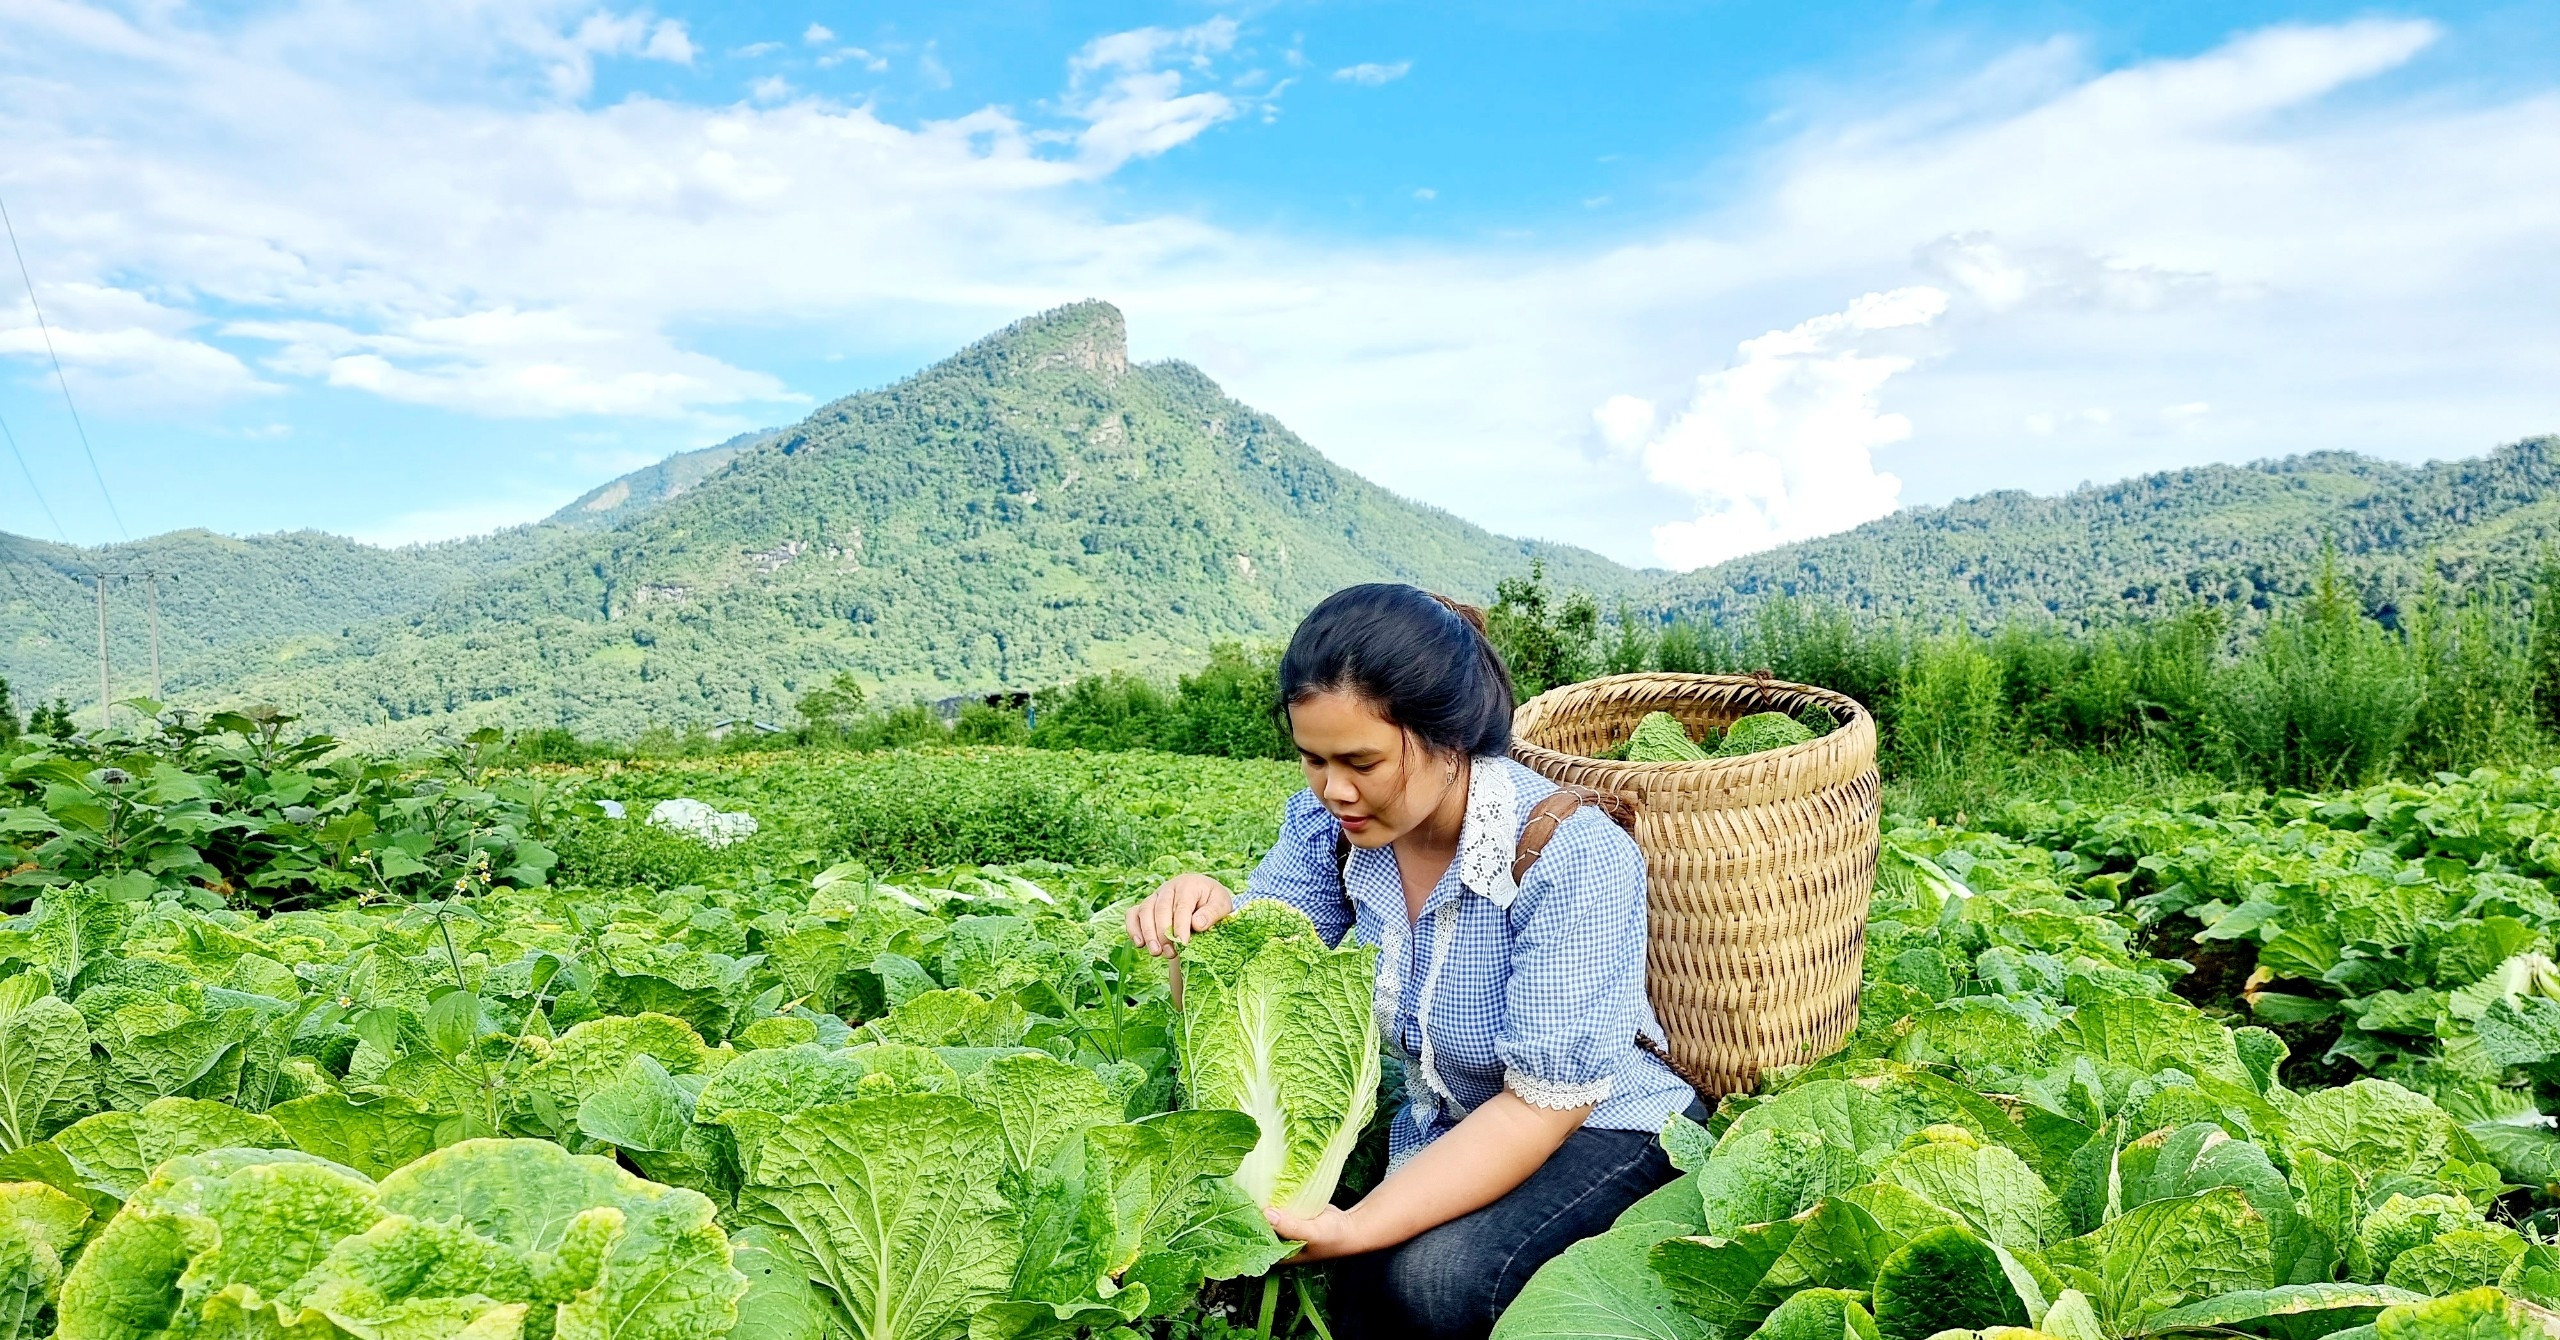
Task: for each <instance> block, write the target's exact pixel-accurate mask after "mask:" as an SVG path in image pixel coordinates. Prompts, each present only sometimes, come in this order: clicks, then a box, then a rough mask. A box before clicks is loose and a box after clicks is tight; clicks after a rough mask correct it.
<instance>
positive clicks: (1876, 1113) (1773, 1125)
mask: <svg viewBox="0 0 2560 1340" xmlns="http://www.w3.org/2000/svg"><path fill="white" fill-rule="evenodd" d="M1929 1124H1930V1120H1929V1118H1928V1117H1927V1116H1926V1115H1925V1114H1922V1113H1915V1112H1905V1111H1897V1110H1896V1109H1895V1108H1894V1107H1893V1106H1892V1105H1889V1104H1887V1103H1886V1102H1885V1101H1884V1100H1883V1099H1881V1098H1879V1097H1877V1096H1876V1094H1875V1093H1874V1092H1873V1091H1872V1090H1871V1089H1869V1088H1868V1087H1867V1086H1865V1085H1863V1084H1859V1083H1857V1082H1854V1081H1851V1080H1837V1079H1831V1080H1816V1081H1814V1082H1813V1083H1811V1084H1805V1085H1799V1086H1797V1087H1796V1088H1792V1089H1789V1090H1787V1091H1786V1092H1784V1093H1781V1094H1779V1095H1778V1096H1776V1097H1774V1098H1771V1099H1768V1100H1766V1101H1764V1102H1761V1103H1759V1104H1758V1105H1756V1106H1754V1107H1752V1108H1751V1110H1749V1111H1747V1112H1745V1113H1743V1114H1742V1116H1741V1117H1740V1118H1738V1119H1736V1120H1735V1121H1734V1123H1733V1125H1731V1126H1730V1127H1727V1128H1726V1130H1725V1132H1724V1134H1723V1135H1722V1136H1721V1137H1720V1138H1719V1140H1718V1142H1717V1146H1716V1152H1717V1153H1718V1154H1722V1153H1724V1152H1725V1146H1726V1145H1728V1144H1730V1143H1731V1142H1732V1141H1734V1140H1736V1139H1739V1138H1741V1137H1743V1136H1747V1135H1750V1134H1751V1133H1752V1132H1754V1131H1762V1130H1767V1131H1783V1132H1791V1133H1797V1134H1804V1133H1810V1134H1814V1135H1818V1136H1820V1137H1821V1138H1822V1139H1823V1140H1824V1141H1826V1142H1828V1143H1830V1144H1832V1145H1835V1146H1837V1147H1839V1148H1841V1149H1844V1150H1847V1151H1848V1152H1849V1153H1850V1154H1851V1155H1853V1156H1854V1157H1856V1158H1858V1159H1859V1160H1861V1161H1862V1162H1865V1163H1867V1164H1868V1165H1870V1166H1872V1165H1874V1164H1877V1163H1881V1162H1883V1161H1884V1160H1885V1159H1886V1158H1888V1157H1890V1156H1891V1155H1892V1153H1893V1151H1894V1150H1896V1149H1898V1148H1900V1147H1901V1145H1902V1142H1903V1140H1904V1139H1905V1138H1906V1137H1908V1136H1909V1135H1910V1134H1911V1133H1912V1132H1914V1131H1917V1130H1919V1129H1920V1128H1921V1127H1923V1126H1927V1125H1929ZM1862 1180H1863V1179H1862Z"/></svg>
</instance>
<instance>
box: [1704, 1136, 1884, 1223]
mask: <svg viewBox="0 0 2560 1340" xmlns="http://www.w3.org/2000/svg"><path fill="white" fill-rule="evenodd" d="M1762 1110H1764V1109H1754V1110H1753V1112H1752V1113H1751V1114H1750V1115H1752V1116H1757V1115H1759V1112H1760V1111H1762ZM1748 1119H1749V1118H1748V1117H1746V1118H1745V1120H1746V1121H1747V1120H1748ZM1867 1180H1868V1177H1867V1169H1866V1165H1864V1164H1862V1163H1860V1162H1859V1161H1858V1155H1857V1152H1856V1151H1855V1150H1854V1149H1853V1148H1850V1147H1846V1146H1843V1145H1840V1144H1835V1143H1833V1142H1831V1141H1830V1140H1827V1139H1825V1138H1823V1134H1822V1132H1821V1131H1819V1130H1809V1129H1789V1128H1781V1127H1773V1126H1766V1125H1763V1126H1758V1127H1754V1128H1752V1129H1749V1130H1745V1129H1743V1127H1742V1125H1741V1123H1739V1122H1737V1123H1736V1124H1735V1128H1734V1129H1733V1130H1732V1131H1728V1132H1726V1133H1725V1137H1724V1139H1723V1140H1721V1141H1719V1142H1717V1144H1716V1151H1715V1154H1714V1156H1713V1157H1711V1158H1709V1159H1708V1160H1707V1166H1706V1167H1704V1168H1701V1169H1699V1171H1698V1193H1699V1197H1700V1199H1701V1200H1702V1201H1703V1202H1704V1204H1705V1206H1706V1214H1707V1227H1708V1229H1709V1231H1711V1232H1715V1233H1722V1234H1728V1235H1729V1234H1731V1233H1734V1232H1736V1231H1738V1230H1740V1229H1741V1228H1742V1227H1743V1226H1744V1225H1746V1224H1765V1223H1772V1222H1775V1221H1777V1220H1781V1219H1789V1218H1793V1217H1794V1216H1795V1215H1797V1214H1800V1213H1802V1212H1803V1211H1805V1210H1807V1209H1809V1208H1811V1207H1812V1206H1813V1205H1814V1204H1815V1202H1817V1201H1820V1200H1821V1199H1822V1198H1823V1197H1825V1196H1828V1195H1830V1194H1832V1193H1833V1192H1836V1191H1846V1190H1848V1189H1849V1188H1850V1187H1853V1186H1857V1185H1859V1184H1861V1183H1863V1182H1865V1181H1867Z"/></svg>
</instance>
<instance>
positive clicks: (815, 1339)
mask: <svg viewBox="0 0 2560 1340" xmlns="http://www.w3.org/2000/svg"><path fill="white" fill-rule="evenodd" d="M729 1247H730V1253H729V1264H731V1265H732V1266H735V1267H736V1268H737V1271H738V1273H739V1274H741V1275H744V1276H746V1277H747V1291H746V1293H744V1294H742V1295H740V1296H739V1298H738V1324H737V1325H736V1326H735V1327H733V1328H732V1329H731V1330H730V1332H729V1335H728V1338H727V1340H826V1335H827V1327H828V1324H829V1322H828V1313H827V1305H826V1302H825V1300H823V1299H821V1298H819V1297H818V1291H817V1289H816V1288H815V1287H814V1286H812V1285H811V1284H810V1283H809V1277H808V1275H807V1274H806V1273H804V1272H803V1271H802V1270H801V1268H800V1263H799V1261H798V1260H797V1259H796V1258H794V1257H793V1256H792V1254H791V1253H790V1252H788V1251H786V1250H784V1249H783V1248H781V1247H780V1246H778V1245H776V1244H775V1243H774V1242H773V1241H772V1239H771V1237H770V1236H769V1235H768V1234H767V1233H766V1232H765V1231H764V1230H762V1229H755V1228H750V1229H747V1230H745V1231H743V1232H740V1233H739V1234H737V1235H736V1236H734V1237H732V1238H731V1239H730V1240H729Z"/></svg>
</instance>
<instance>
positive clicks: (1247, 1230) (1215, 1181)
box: [1086, 1111, 1295, 1310]
mask: <svg viewBox="0 0 2560 1340" xmlns="http://www.w3.org/2000/svg"><path fill="white" fill-rule="evenodd" d="M1260 1138H1261V1133H1260V1132H1259V1131H1258V1130H1257V1129H1256V1128H1255V1127H1254V1125H1253V1122H1252V1119H1251V1118H1249V1117H1246V1116H1245V1115H1244V1114H1243V1113H1241V1112H1202V1111H1193V1112H1166V1113H1161V1114H1159V1115H1156V1116H1152V1117H1149V1118H1147V1119H1145V1120H1144V1121H1139V1122H1135V1123H1132V1124H1129V1125H1125V1126H1097V1127H1094V1128H1092V1130H1090V1131H1089V1132H1088V1133H1087V1135H1086V1139H1087V1141H1088V1143H1089V1145H1090V1146H1091V1148H1092V1150H1093V1152H1094V1154H1095V1156H1096V1157H1097V1158H1098V1159H1099V1160H1100V1161H1101V1163H1102V1164H1103V1165H1104V1166H1106V1167H1107V1168H1108V1170H1109V1176H1110V1179H1111V1181H1110V1189H1109V1195H1110V1198H1111V1206H1112V1209H1111V1223H1112V1235H1111V1246H1110V1251H1109V1255H1108V1257H1107V1259H1106V1261H1105V1263H1104V1270H1105V1272H1106V1273H1107V1274H1109V1275H1110V1276H1112V1277H1113V1278H1114V1279H1116V1280H1119V1281H1121V1282H1123V1283H1126V1284H1140V1283H1142V1284H1144V1285H1146V1286H1147V1288H1148V1290H1149V1291H1150V1292H1151V1293H1152V1295H1153V1297H1154V1303H1153V1306H1156V1307H1158V1308H1163V1309H1168V1310H1170V1309H1175V1308H1179V1307H1181V1306H1183V1305H1184V1304H1185V1303H1187V1302H1188V1301H1189V1300H1190V1298H1191V1296H1192V1295H1193V1294H1195V1293H1197V1292H1198V1291H1199V1288H1200V1285H1201V1282H1202V1281H1204V1280H1211V1279H1232V1278H1235V1277H1237V1276H1241V1275H1259V1274H1262V1273H1263V1272H1264V1271H1266V1270H1269V1269H1270V1268H1271V1267H1272V1265H1273V1264H1274V1263H1276V1262H1278V1261H1279V1260H1280V1259H1282V1258H1283V1257H1285V1256H1287V1255H1288V1254H1289V1253H1290V1252H1292V1251H1294V1250H1295V1248H1294V1247H1293V1246H1292V1245H1291V1244H1289V1243H1286V1242H1282V1241H1281V1240H1280V1239H1279V1238H1278V1237H1276V1236H1274V1235H1273V1233H1272V1232H1271V1224H1270V1221H1268V1220H1266V1219H1265V1218H1263V1216H1262V1211H1261V1207H1260V1206H1258V1205H1257V1204H1255V1202H1254V1201H1253V1199H1252V1198H1251V1197H1250V1196H1248V1195H1246V1194H1245V1192H1244V1190H1243V1188H1241V1187H1240V1186H1238V1185H1237V1184H1236V1183H1235V1181H1234V1180H1233V1176H1232V1175H1233V1174H1234V1173H1235V1171H1236V1170H1237V1169H1238V1168H1239V1167H1241V1166H1242V1165H1243V1163H1244V1161H1245V1160H1246V1159H1247V1158H1250V1157H1251V1156H1252V1153H1253V1151H1254V1149H1255V1148H1256V1147H1257V1146H1258V1144H1259V1142H1260Z"/></svg>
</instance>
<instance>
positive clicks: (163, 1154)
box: [53, 1098, 293, 1199]
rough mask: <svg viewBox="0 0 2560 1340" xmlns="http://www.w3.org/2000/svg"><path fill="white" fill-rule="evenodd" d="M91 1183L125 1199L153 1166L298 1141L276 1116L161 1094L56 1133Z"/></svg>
mask: <svg viewBox="0 0 2560 1340" xmlns="http://www.w3.org/2000/svg"><path fill="white" fill-rule="evenodd" d="M53 1144H54V1145H55V1147H57V1148H59V1149H60V1150H61V1151H62V1152H63V1154H64V1155H65V1156H67V1157H68V1158H69V1159H70V1160H71V1163H72V1166H73V1167H75V1168H77V1169H79V1170H80V1173H81V1176H82V1177H83V1178H84V1179H85V1180H86V1181H87V1182H88V1184H89V1185H91V1186H93V1187H95V1188H97V1189H98V1190H100V1191H104V1192H106V1193H107V1194H109V1195H112V1196H115V1197H117V1198H119V1199H122V1198H125V1197H128V1196H130V1195H131V1194H132V1193H133V1189H134V1188H135V1187H138V1186H141V1185H142V1184H143V1182H144V1181H145V1180H147V1179H148V1178H149V1177H150V1176H151V1170H152V1169H154V1168H157V1167H159V1166H160V1164H161V1163H162V1162H164V1161H166V1160H169V1159H173V1158H177V1157H179V1156H180V1155H183V1154H201V1153H204V1152H206V1151H208V1150H215V1149H286V1148H290V1147H291V1146H292V1144H293V1141H292V1140H291V1139H289V1138H288V1137H287V1136H286V1135H285V1130H284V1127H282V1126H280V1125H278V1124H277V1123H276V1121H275V1120H274V1118H271V1117H266V1116H262V1115H259V1114H256V1113H251V1112H243V1111H241V1110H240V1109H238V1108H236V1107H233V1106H231V1105H230V1104H229V1103H216V1102H211V1101H207V1100H205V1099H200V1098H160V1099H155V1100H153V1101H152V1102H151V1103H149V1104H147V1105H145V1106H144V1107H143V1109H142V1110H141V1111H139V1112H101V1113H99V1114H98V1115H96V1116H94V1117H83V1118H81V1119H80V1120H79V1121H76V1122H73V1123H72V1124H71V1125H69V1126H66V1127H64V1128H63V1129H62V1130H61V1131H59V1132H57V1133H56V1134H55V1135H54V1137H53Z"/></svg>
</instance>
